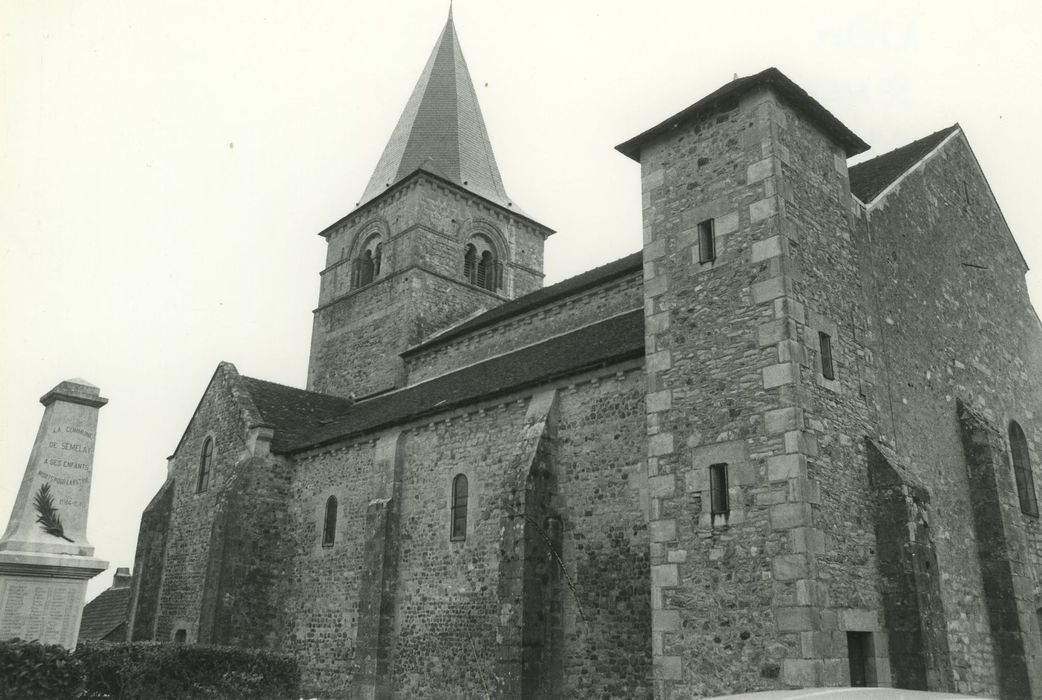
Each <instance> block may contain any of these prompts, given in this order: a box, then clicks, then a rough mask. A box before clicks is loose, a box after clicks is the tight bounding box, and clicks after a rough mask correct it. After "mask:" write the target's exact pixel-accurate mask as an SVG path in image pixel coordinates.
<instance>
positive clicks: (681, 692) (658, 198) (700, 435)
mask: <svg viewBox="0 0 1042 700" xmlns="http://www.w3.org/2000/svg"><path fill="white" fill-rule="evenodd" d="M779 118H780V109H779V107H778V106H777V105H776V104H774V103H773V101H772V100H771V99H770V98H769V96H768V93H764V92H761V93H757V94H755V95H750V96H747V97H746V98H745V99H743V100H742V102H741V104H738V103H732V104H729V105H723V106H721V107H720V110H719V112H718V113H717V114H714V115H710V116H708V117H706V118H705V119H704V120H702V121H700V122H698V123H694V124H687V125H683V126H681V127H680V128H678V129H676V130H674V131H673V132H672V133H671V134H670V135H669V136H667V137H663V138H661V139H659V140H657V141H655V142H652V143H647V144H645V145H644V147H643V149H642V152H641V156H640V160H641V177H642V185H643V206H644V261H645V284H644V291H645V300H646V301H645V313H646V316H645V332H646V348H647V364H646V371H647V381H648V396H647V413H648V415H647V430H648V441H647V446H648V480H649V495H650V518H651V522H650V531H649V534H650V539H651V549H650V552H651V562H650V563H651V604H652V610H653V618H652V650H653V654H654V678H655V694H656V697H658V698H663V699H666V698H675V697H690V696H694V695H714V694H722V693H727V692H740V691H743V690H752V689H757V688H767V687H777V686H778V685H780V683H781V681H782V678H781V676H782V663H783V661H784V660H785V659H787V658H797V659H798V658H800V656H801V653H800V649H799V635H798V634H789V635H785V636H782V635H779V634H778V633H777V630H776V626H775V618H774V612H773V605H774V600H775V597H776V595H778V593H779V592H780V591H785V590H787V589H789V588H792V587H794V579H797V578H803V577H805V574H804V573H802V572H803V571H805V569H806V567H805V565H804V566H801V565H800V562H796V561H794V562H792V563H791V564H790V563H789V562H788V561H787V559H786V557H789V556H790V555H792V554H795V553H796V552H794V545H795V544H797V543H800V544H802V545H804V546H806V545H809V544H810V542H809V541H808V539H807V538H805V537H804V538H800V537H799V533H800V531H799V530H798V529H797V530H795V531H793V528H799V527H803V526H804V525H805V524H806V523H805V518H806V516H807V515H808V514H809V513H808V511H809V505H808V504H807V503H806V497H805V496H804V495H803V493H802V487H801V485H800V484H799V483H796V484H794V485H793V486H792V488H790V487H789V484H788V483H787V481H786V477H787V476H788V472H787V470H786V468H787V465H788V463H789V460H788V459H787V458H786V457H785V455H786V447H787V445H789V444H795V443H796V441H794V440H791V439H790V438H789V437H788V435H789V434H793V433H796V432H797V431H798V429H799V428H800V427H801V423H800V420H801V414H800V413H799V411H798V410H797V408H796V407H795V405H794V402H795V397H794V395H793V393H792V390H791V387H788V386H785V384H787V383H791V377H792V369H791V367H790V366H789V365H788V364H779V363H781V362H782V360H784V359H787V357H781V356H780V355H779V349H778V347H777V345H776V343H777V342H778V340H780V338H777V339H775V340H774V342H773V343H772V342H770V340H769V339H768V338H764V334H765V333H768V332H769V330H768V329H773V328H775V327H776V326H777V325H778V321H781V322H782V323H784V322H785V319H787V318H788V316H789V309H788V306H787V304H786V300H785V299H783V298H782V297H783V295H784V293H785V286H784V284H783V281H782V278H781V275H782V272H783V271H782V269H781V266H780V260H779V259H778V258H777V257H776V256H773V255H772V256H768V253H770V252H771V251H772V250H773V249H772V248H771V246H772V243H770V241H772V239H773V241H774V242H775V243H776V242H777V241H778V238H777V237H778V235H779V234H780V233H781V224H780V220H779V218H778V217H777V212H778V196H777V195H778V192H777V182H776V180H775V179H774V178H773V177H770V178H764V177H759V176H758V173H759V169H761V168H766V169H767V172H768V173H770V174H771V175H773V174H774V168H775V166H774V164H773V159H775V158H776V157H777V156H776V153H775V150H774V149H775V147H774V141H773V138H774V137H773V128H774V127H773V125H774V122H775V121H776V120H777V119H779ZM764 161H766V165H762V164H761V163H763V162H764ZM758 164H761V165H758ZM750 175H752V177H750ZM710 218H712V219H714V223H715V232H716V260H715V261H713V262H709V263H705V264H702V263H700V262H699V251H698V234H697V225H698V223H699V222H701V221H704V220H707V219H710ZM771 258H773V260H772V261H771V262H768V260H769V259H771ZM761 329H764V330H761ZM786 350H787V348H786ZM712 464H726V465H727V473H728V484H729V489H728V492H729V497H730V515H729V517H724V516H718V517H717V518H716V519H714V518H713V516H712V515H711V513H710V501H709V496H710V493H709V486H710V480H709V467H710V465H712ZM779 469H782V470H783V473H782V474H780V475H778V476H777V477H776V476H775V472H776V471H778V470H779ZM772 482H774V483H772Z"/></svg>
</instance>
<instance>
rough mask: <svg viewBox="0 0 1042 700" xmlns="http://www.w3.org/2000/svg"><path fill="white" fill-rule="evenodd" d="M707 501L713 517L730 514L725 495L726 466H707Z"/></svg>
mask: <svg viewBox="0 0 1042 700" xmlns="http://www.w3.org/2000/svg"><path fill="white" fill-rule="evenodd" d="M709 500H710V508H711V509H712V510H711V512H712V514H713V515H714V516H716V515H729V514H730V513H731V501H730V498H729V497H728V494H727V465H726V464H711V465H709Z"/></svg>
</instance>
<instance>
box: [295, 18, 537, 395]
mask: <svg viewBox="0 0 1042 700" xmlns="http://www.w3.org/2000/svg"><path fill="white" fill-rule="evenodd" d="M551 233H553V231H551V230H550V229H548V228H547V227H545V226H543V225H541V224H539V223H537V222H536V221H534V220H532V219H531V218H529V217H528V216H526V215H525V214H524V213H523V212H522V211H521V210H520V209H519V208H518V207H517V205H516V204H515V203H514V202H513V201H511V199H510V198H509V197H508V196H507V193H506V190H505V189H504V187H503V180H502V178H501V177H500V174H499V169H498V167H497V166H496V160H495V157H494V156H493V154H492V146H491V144H490V143H489V138H488V133H487V132H486V130H485V123H484V120H483V119H482V117H481V110H480V108H479V107H478V100H477V95H476V94H475V92H474V85H473V83H472V82H471V79H470V75H469V73H468V72H467V64H466V62H465V61H464V59H463V53H462V51H461V50H460V45H459V39H458V38H457V36H456V30H455V27H454V25H453V21H452V13H451V11H450V13H449V18H448V21H447V22H446V24H445V28H444V29H443V30H442V32H441V36H440V37H439V38H438V41H437V43H436V44H435V46H434V50H433V51H432V52H431V56H430V58H429V59H428V61H427V65H426V66H425V67H424V69H423V73H422V74H421V75H420V79H419V82H417V84H416V87H415V89H414V90H413V92H412V96H411V97H410V98H409V101H408V103H407V104H406V106H405V111H404V112H403V113H402V116H401V119H400V120H399V121H398V125H397V126H396V127H395V129H394V132H393V133H392V134H391V139H390V141H389V142H388V144H387V147H386V148H385V149H384V153H383V155H382V156H381V158H380V161H379V163H378V164H377V166H376V170H375V172H374V173H373V176H372V178H371V179H370V181H369V185H368V186H367V187H366V189H365V193H364V194H363V195H362V201H361V203H360V205H359V206H358V207H357V208H356V209H355V210H354V211H353V212H351V213H350V214H348V215H347V216H345V217H344V218H342V219H341V220H339V221H337V222H336V223H334V224H333V225H332V226H330V227H329V228H327V229H326V230H325V231H323V232H322V233H321V235H322V236H323V237H324V238H325V239H326V241H327V243H328V252H327V255H326V267H325V269H324V270H322V272H321V275H320V277H321V284H320V291H319V303H318V308H317V309H316V310H315V318H314V328H313V331H312V338H311V359H310V364H309V368H308V389H310V390H312V391H319V392H323V393H328V394H337V395H345V396H346V395H349V394H355V395H357V396H359V397H361V396H365V395H369V394H373V393H377V392H382V391H386V390H389V389H393V388H396V387H400V386H402V385H403V384H404V383H405V381H406V378H405V376H404V369H403V363H402V361H401V359H400V358H399V356H398V353H399V352H401V351H403V350H405V349H406V348H408V347H409V346H411V345H413V344H415V343H417V342H418V341H420V340H421V339H423V338H425V337H427V336H428V335H430V334H431V333H433V332H436V331H438V330H441V329H443V328H445V327H447V326H449V325H451V324H452V323H454V322H457V321H460V320H462V319H464V318H467V317H468V316H471V315H473V314H475V313H477V312H479V311H481V310H484V309H488V308H491V307H493V306H496V305H498V304H501V303H503V302H504V301H507V300H509V299H512V298H514V297H517V296H521V295H523V294H527V293H528V292H531V291H534V290H536V289H538V288H539V287H540V286H542V278H543V242H544V240H545V239H546V237H547V236H549V235H550V234H551ZM389 351H390V352H389Z"/></svg>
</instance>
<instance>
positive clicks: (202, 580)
mask: <svg viewBox="0 0 1042 700" xmlns="http://www.w3.org/2000/svg"><path fill="white" fill-rule="evenodd" d="M234 381H235V379H234V375H232V374H231V373H230V372H228V371H225V370H223V369H219V370H218V372H217V374H216V375H215V377H214V381H213V382H212V383H211V385H210V387H209V388H208V390H207V392H206V394H205V395H204V396H203V399H202V401H201V402H200V405H199V408H198V409H197V411H196V413H195V415H194V416H193V418H192V422H191V424H190V425H189V427H188V430H187V432H186V433H185V436H184V438H183V440H182V442H181V444H180V445H179V446H178V449H177V452H176V453H175V455H174V457H173V461H172V465H171V468H170V478H171V479H172V480H173V482H174V484H173V488H174V495H173V502H172V506H171V515H170V520H169V525H168V530H167V537H166V556H165V561H164V566H163V575H162V597H161V600H160V606H159V615H158V620H157V621H156V627H155V635H154V637H152V638H154V639H157V640H161V641H168V640H170V639H171V638H172V636H173V633H174V630H175V628H177V627H185V628H186V629H187V633H188V634H187V636H188V640H189V641H209V638H208V637H209V631H208V630H206V629H203V630H200V620H201V618H202V617H204V615H205V614H209V615H212V612H213V611H212V610H210V611H204V608H203V599H204V597H206V596H207V591H208V588H210V589H212V588H213V587H214V586H216V581H215V578H214V577H215V575H216V572H209V571H208V570H209V568H210V567H209V562H210V559H211V552H212V549H213V547H214V546H216V545H218V544H219V543H218V542H216V541H214V538H213V526H214V523H215V521H216V520H217V518H218V516H219V512H220V508H221V503H222V496H223V494H224V491H225V490H226V489H227V488H228V485H229V482H230V481H231V479H232V477H233V475H234V473H235V469H236V465H237V464H238V463H239V462H240V461H242V460H244V459H247V458H248V457H249V453H248V451H247V449H246V443H245V440H244V436H245V434H246V425H245V423H244V420H243V415H242V411H241V409H240V408H239V405H238V403H237V402H236V401H234V400H233V399H232V398H231V392H232V385H233V383H234ZM208 435H212V436H213V438H214V455H213V466H212V471H211V476H210V487H209V489H208V490H206V491H204V492H202V493H198V492H197V491H196V486H197V483H198V475H199V460H200V457H201V455H202V449H203V442H204V441H205V439H206V437H207V436H208ZM208 575H209V577H208ZM210 593H211V594H212V591H210ZM204 627H205V625H204ZM200 632H202V637H203V638H202V639H200ZM137 636H138V635H137V632H136V631H135V638H137Z"/></svg>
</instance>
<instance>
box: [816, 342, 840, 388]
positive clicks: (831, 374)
mask: <svg viewBox="0 0 1042 700" xmlns="http://www.w3.org/2000/svg"><path fill="white" fill-rule="evenodd" d="M818 346H819V347H820V348H821V376H823V377H825V379H835V378H836V369H835V367H834V366H833V364H832V336H830V335H829V334H828V333H820V332H819V333H818Z"/></svg>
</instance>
